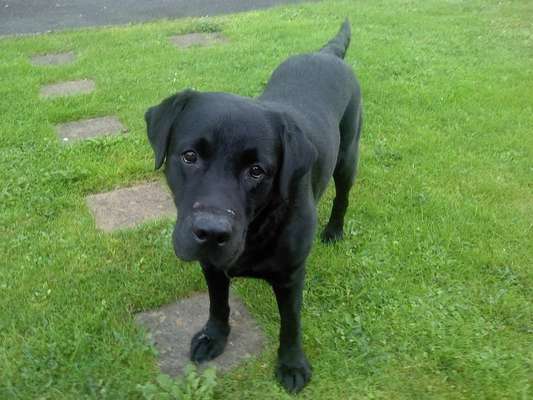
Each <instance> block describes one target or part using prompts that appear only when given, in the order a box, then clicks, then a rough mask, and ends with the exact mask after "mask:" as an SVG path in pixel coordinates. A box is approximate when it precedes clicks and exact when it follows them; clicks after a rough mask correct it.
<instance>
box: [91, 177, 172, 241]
mask: <svg viewBox="0 0 533 400" xmlns="http://www.w3.org/2000/svg"><path fill="white" fill-rule="evenodd" d="M87 205H88V206H89V209H90V210H91V212H92V213H93V215H94V218H95V221H96V227H97V228H99V229H102V230H104V231H106V232H111V231H114V230H118V229H125V228H132V227H134V226H136V225H139V224H142V223H143V222H147V221H150V220H156V219H161V218H166V217H174V218H175V217H176V208H175V206H174V201H173V200H172V195H171V194H170V193H169V191H168V190H167V189H166V188H164V187H163V186H162V185H161V183H159V182H150V183H145V184H142V185H138V186H133V187H129V188H123V189H117V190H114V191H112V192H107V193H99V194H94V195H90V196H87Z"/></svg>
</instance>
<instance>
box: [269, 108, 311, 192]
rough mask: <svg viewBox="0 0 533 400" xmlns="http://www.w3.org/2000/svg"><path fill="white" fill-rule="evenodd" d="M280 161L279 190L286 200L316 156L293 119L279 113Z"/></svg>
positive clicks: (309, 142)
mask: <svg viewBox="0 0 533 400" xmlns="http://www.w3.org/2000/svg"><path fill="white" fill-rule="evenodd" d="M279 134H280V138H281V152H282V161H281V167H280V171H279V175H278V176H279V178H278V179H279V191H280V195H281V197H282V198H283V199H284V200H288V199H289V198H290V196H291V193H292V190H293V189H294V188H295V187H296V184H297V182H298V181H299V180H300V179H301V178H302V177H303V176H305V175H306V174H307V173H308V172H309V170H310V169H311V167H312V166H313V164H314V162H315V161H316V159H317V157H318V153H317V151H316V148H315V146H314V145H313V144H312V143H311V141H310V140H309V139H308V138H307V137H306V136H305V134H304V133H303V132H302V130H301V129H300V128H299V127H298V125H297V124H296V123H295V121H294V120H293V119H292V118H291V117H290V116H288V115H286V114H283V115H281V129H280V131H279Z"/></svg>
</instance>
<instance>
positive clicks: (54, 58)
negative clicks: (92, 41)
mask: <svg viewBox="0 0 533 400" xmlns="http://www.w3.org/2000/svg"><path fill="white" fill-rule="evenodd" d="M75 59H76V56H75V55H74V52H72V51H69V52H66V53H51V54H38V55H34V56H33V57H32V58H31V63H32V64H33V65H63V64H70V63H72V62H74V60H75Z"/></svg>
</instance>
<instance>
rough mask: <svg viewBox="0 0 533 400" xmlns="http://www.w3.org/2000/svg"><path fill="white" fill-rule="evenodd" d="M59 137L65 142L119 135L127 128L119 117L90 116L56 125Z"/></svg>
mask: <svg viewBox="0 0 533 400" xmlns="http://www.w3.org/2000/svg"><path fill="white" fill-rule="evenodd" d="M56 131H57V135H58V136H59V138H60V139H61V140H62V141H63V142H64V143H70V142H73V141H78V140H82V139H88V138H93V137H98V136H109V135H118V134H120V133H123V132H125V131H126V128H125V127H124V125H122V123H121V122H120V120H119V119H118V118H117V117H101V118H89V119H83V120H80V121H74V122H67V123H64V124H59V125H56Z"/></svg>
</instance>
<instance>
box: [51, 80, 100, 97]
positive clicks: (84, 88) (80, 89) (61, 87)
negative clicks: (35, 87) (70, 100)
mask: <svg viewBox="0 0 533 400" xmlns="http://www.w3.org/2000/svg"><path fill="white" fill-rule="evenodd" d="M94 87H95V85H94V82H93V81H91V80H89V79H81V80H79V81H67V82H60V83H54V84H52V85H46V86H43V87H42V88H41V96H42V97H48V98H51V97H60V96H72V95H76V94H86V93H91V92H92V91H93V90H94Z"/></svg>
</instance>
